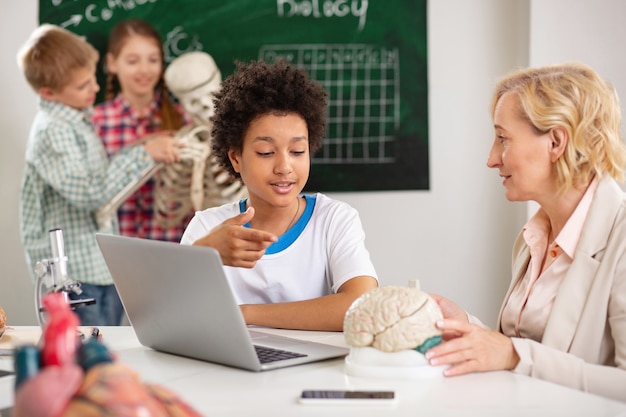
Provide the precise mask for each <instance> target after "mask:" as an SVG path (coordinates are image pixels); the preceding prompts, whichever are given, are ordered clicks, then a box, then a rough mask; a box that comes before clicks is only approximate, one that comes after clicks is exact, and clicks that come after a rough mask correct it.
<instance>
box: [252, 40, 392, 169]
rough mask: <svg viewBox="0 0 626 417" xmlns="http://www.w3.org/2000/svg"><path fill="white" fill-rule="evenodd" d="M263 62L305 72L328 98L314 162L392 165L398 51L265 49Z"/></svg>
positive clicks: (349, 47)
mask: <svg viewBox="0 0 626 417" xmlns="http://www.w3.org/2000/svg"><path fill="white" fill-rule="evenodd" d="M259 59H260V60H264V61H266V62H269V63H272V62H275V61H276V60H278V59H284V60H285V61H287V62H289V63H291V64H293V65H296V66H297V67H299V68H303V69H304V70H306V71H307V72H308V73H309V76H310V77H311V78H312V79H314V80H317V81H319V82H320V83H321V84H322V86H323V87H324V88H325V89H326V91H327V92H328V94H329V97H328V107H327V111H328V114H327V116H328V126H327V136H326V138H325V139H324V144H323V146H322V149H321V150H319V151H318V152H317V153H316V154H315V155H314V157H313V163H323V164H389V163H393V162H394V160H395V158H394V155H393V152H392V149H393V141H394V132H395V131H396V130H397V128H398V125H399V123H400V73H399V56H398V50H397V49H396V48H385V47H378V46H373V45H364V44H346V45H342V44H306V45H264V46H262V47H261V49H260V51H259Z"/></svg>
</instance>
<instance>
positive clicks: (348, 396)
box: [299, 390, 396, 405]
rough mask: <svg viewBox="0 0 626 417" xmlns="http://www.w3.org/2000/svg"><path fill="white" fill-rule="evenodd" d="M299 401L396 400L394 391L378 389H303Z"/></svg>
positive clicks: (357, 402) (349, 402)
mask: <svg viewBox="0 0 626 417" xmlns="http://www.w3.org/2000/svg"><path fill="white" fill-rule="evenodd" d="M299 402H300V403H301V404H322V405H323V404H328V405H331V404H334V405H336V404H340V405H376V404H380V405H386V404H394V403H395V402H396V393H395V392H394V391H380V390H355V391H352V390H303V391H302V393H301V394H300V398H299Z"/></svg>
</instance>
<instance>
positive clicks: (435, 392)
mask: <svg viewBox="0 0 626 417" xmlns="http://www.w3.org/2000/svg"><path fill="white" fill-rule="evenodd" d="M262 330H263V331H268V332H271V333H277V334H283V335H287V336H291V337H296V338H301V339H310V340H318V341H321V342H325V343H329V344H336V345H344V346H345V342H344V340H343V335H342V334H341V333H327V332H304V331H288V330H276V329H262ZM102 333H103V335H104V339H103V341H104V342H105V343H106V344H107V345H108V346H109V347H110V348H111V349H112V350H113V351H115V352H116V353H117V354H118V360H120V361H122V362H123V363H125V364H126V365H128V366H129V367H131V368H133V369H134V370H136V371H138V372H139V373H140V374H141V376H142V378H143V380H144V381H147V382H151V383H158V384H161V385H163V386H165V387H167V388H169V389H171V390H173V391H175V392H176V393H178V394H179V395H180V396H181V397H182V398H183V399H184V400H185V401H187V402H188V403H189V404H190V405H192V406H193V407H194V408H195V409H196V410H198V411H199V412H200V413H201V414H202V415H206V416H220V417H226V416H242V417H244V416H245V417H249V416H255V417H260V416H319V415H325V416H353V415H354V416H359V417H367V416H376V417H380V416H455V417H456V416H468V417H470V416H476V417H489V416H494V417H503V416H507V417H514V416H533V417H541V416H550V417H555V416H564V417H576V416H593V417H602V416H626V403H621V402H617V401H612V400H608V399H605V398H602V397H599V396H595V395H591V394H586V393H583V392H579V391H576V390H572V389H569V388H565V387H562V386H559V385H555V384H551V383H547V382H544V381H540V380H536V379H533V378H529V377H525V376H521V375H515V374H513V373H510V372H489V373H481V374H471V375H465V376H460V377H452V378H444V377H441V378H429V379H412V380H411V379H384V378H363V377H353V376H349V375H346V373H345V372H344V361H343V359H335V360H330V361H324V362H318V363H313V364H308V365H300V366H295V367H291V368H285V369H280V370H273V371H266V372H260V373H256V372H249V371H244V370H239V369H235V368H229V367H225V366H221V365H215V364H211V363H207V362H202V361H197V360H193V359H188V358H183V357H178V356H174V355H170V354H165V353H160V352H156V351H154V350H151V349H148V348H145V347H143V346H141V345H140V343H139V341H138V340H137V337H136V336H135V333H134V331H133V329H132V327H129V326H121V327H105V328H102ZM37 334H38V328H36V327H28V326H24V327H16V328H15V329H14V330H13V335H14V336H20V335H24V338H25V339H28V338H31V339H32V338H33V337H35V339H36V335H37ZM33 335H34V336H33ZM15 340H19V337H17V338H15ZM0 347H2V346H1V344H0ZM0 369H12V358H10V357H0ZM13 383H14V377H12V376H11V377H4V378H0V409H2V408H6V407H10V406H11V405H12V401H13ZM303 389H384V390H395V391H396V395H397V397H398V401H397V403H396V404H394V405H389V406H369V407H362V406H341V405H340V406H328V405H302V404H299V403H298V402H297V397H298V396H299V394H300V391H301V390H303ZM624 389H626V387H624ZM3 417H4V415H3Z"/></svg>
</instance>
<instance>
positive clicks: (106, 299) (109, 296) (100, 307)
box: [70, 283, 124, 326]
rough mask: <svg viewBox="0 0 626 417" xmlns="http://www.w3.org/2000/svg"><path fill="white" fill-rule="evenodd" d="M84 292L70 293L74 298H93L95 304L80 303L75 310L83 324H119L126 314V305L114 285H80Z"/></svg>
mask: <svg viewBox="0 0 626 417" xmlns="http://www.w3.org/2000/svg"><path fill="white" fill-rule="evenodd" d="M80 288H81V290H83V292H82V294H75V293H70V298H71V299H72V300H80V299H84V298H93V299H94V300H96V303H95V304H91V305H78V306H76V308H75V310H74V312H75V313H76V315H77V316H78V318H79V319H80V324H81V326H119V325H120V323H121V321H122V315H123V314H124V307H123V306H122V302H121V301H120V297H119V296H118V295H117V290H116V289H115V286H114V285H92V284H84V283H82V284H81V285H80Z"/></svg>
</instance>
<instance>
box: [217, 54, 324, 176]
mask: <svg viewBox="0 0 626 417" xmlns="http://www.w3.org/2000/svg"><path fill="white" fill-rule="evenodd" d="M236 65H237V68H236V70H235V72H234V73H233V74H232V75H230V76H229V77H227V78H226V79H225V80H224V81H223V82H222V88H221V90H220V91H219V92H218V93H217V94H216V95H215V101H214V102H215V115H214V116H213V118H212V119H211V120H212V121H213V129H212V150H213V155H214V157H215V158H216V160H217V162H218V163H219V164H220V165H221V166H222V167H223V168H224V169H226V170H227V171H228V172H229V173H231V174H232V175H233V176H235V177H239V173H237V172H235V170H234V169H233V167H232V165H231V163H230V159H229V158H228V151H229V150H231V149H234V150H238V151H241V150H242V147H243V138H244V136H245V133H246V131H247V130H248V127H249V126H250V123H251V122H252V121H253V120H255V119H256V118H258V117H260V116H263V115H267V114H277V113H278V114H287V113H296V114H298V115H300V116H301V117H302V118H303V119H304V121H305V122H306V125H307V129H308V132H309V152H310V154H311V155H313V153H314V152H315V151H317V150H318V149H319V148H320V147H321V146H322V139H323V138H324V135H325V134H326V103H327V101H326V99H327V96H328V94H327V93H326V91H325V90H324V88H323V87H322V86H321V85H320V84H319V83H318V82H316V81H314V80H311V79H310V78H309V76H308V74H307V72H306V71H305V70H303V69H300V68H297V67H294V66H292V65H289V64H287V63H286V62H285V61H283V60H279V61H277V62H276V63H274V64H268V63H266V62H263V61H251V62H250V63H249V64H245V63H242V62H239V61H238V62H236Z"/></svg>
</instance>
